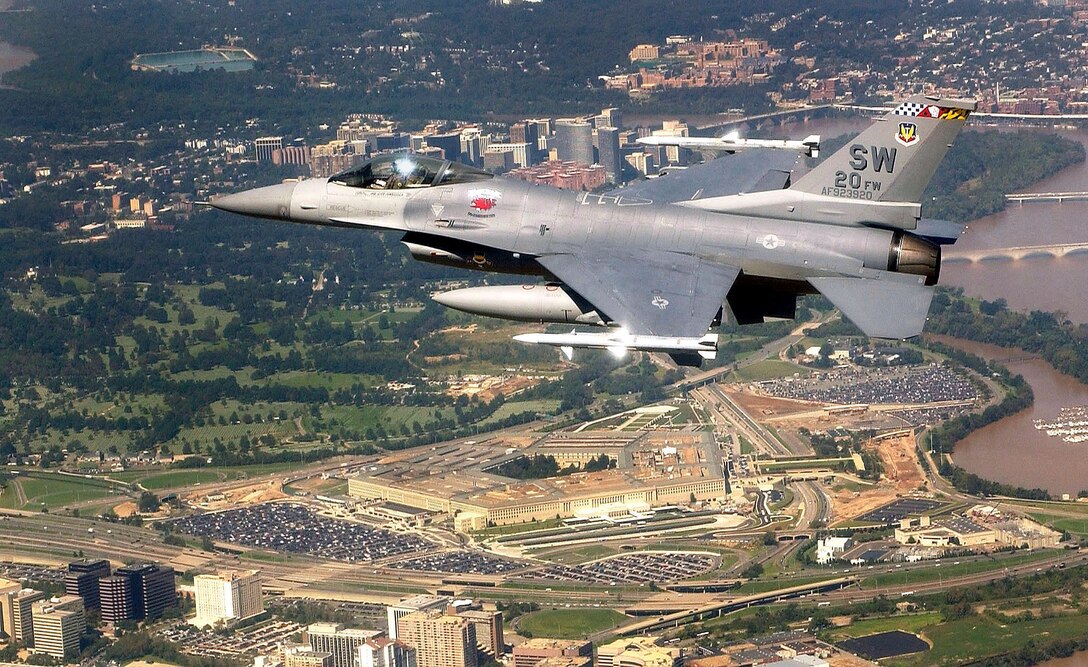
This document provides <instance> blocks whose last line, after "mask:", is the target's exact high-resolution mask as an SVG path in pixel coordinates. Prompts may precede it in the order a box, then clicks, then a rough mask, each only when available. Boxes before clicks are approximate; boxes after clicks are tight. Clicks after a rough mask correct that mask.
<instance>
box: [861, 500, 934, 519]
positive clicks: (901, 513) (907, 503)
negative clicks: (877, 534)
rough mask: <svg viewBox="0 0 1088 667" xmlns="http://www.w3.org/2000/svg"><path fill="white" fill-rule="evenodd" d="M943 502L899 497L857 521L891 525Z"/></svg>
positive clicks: (930, 509) (927, 510)
mask: <svg viewBox="0 0 1088 667" xmlns="http://www.w3.org/2000/svg"><path fill="white" fill-rule="evenodd" d="M943 504H944V503H942V502H939V501H936V500H928V499H926V498H899V499H898V500H895V501H892V502H890V503H888V504H887V505H884V506H883V507H878V508H876V509H875V510H872V511H871V512H866V513H865V514H862V515H861V516H859V517H858V520H859V521H866V522H869V523H883V524H886V525H891V524H895V523H899V522H900V521H902V520H903V519H905V518H907V517H908V516H918V515H919V514H924V513H925V512H930V511H932V510H934V509H936V508H938V507H940V506H941V505H943Z"/></svg>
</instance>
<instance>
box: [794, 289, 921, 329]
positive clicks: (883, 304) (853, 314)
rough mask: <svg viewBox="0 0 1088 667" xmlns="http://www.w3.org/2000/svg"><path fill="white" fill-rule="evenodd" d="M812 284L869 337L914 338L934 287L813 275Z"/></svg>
mask: <svg viewBox="0 0 1088 667" xmlns="http://www.w3.org/2000/svg"><path fill="white" fill-rule="evenodd" d="M809 283H811V284H812V286H813V287H815V288H816V289H817V290H819V291H820V293H821V294H823V295H824V296H826V297H827V298H828V300H829V301H831V303H833V304H835V306H836V307H837V308H838V309H839V310H841V311H842V314H843V315H845V316H846V317H847V319H849V320H850V321H851V322H853V323H854V324H855V325H857V327H858V328H859V329H861V330H862V332H863V333H864V334H865V335H866V336H871V337H873V338H895V339H903V338H911V337H913V336H917V335H919V334H920V333H922V328H923V327H924V326H925V323H926V316H927V315H928V314H929V304H930V301H932V300H933V288H932V287H926V286H925V285H923V284H922V283H921V281H918V282H915V281H913V280H911V281H901V280H890V279H889V280H881V279H877V278H810V279H809Z"/></svg>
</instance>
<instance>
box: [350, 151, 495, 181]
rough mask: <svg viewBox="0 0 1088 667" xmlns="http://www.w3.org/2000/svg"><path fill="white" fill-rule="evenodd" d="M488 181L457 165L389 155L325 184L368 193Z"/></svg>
mask: <svg viewBox="0 0 1088 667" xmlns="http://www.w3.org/2000/svg"><path fill="white" fill-rule="evenodd" d="M489 178H494V175H493V174H489V173H488V172H486V171H481V170H479V169H475V168H473V167H469V166H468V165H464V164H461V163H459V162H450V161H449V160H436V159H434V158H430V157H423V156H421V155H413V154H410V153H393V154H388V155H379V156H377V157H375V158H372V159H370V160H367V161H366V162H364V163H362V164H360V165H357V166H354V167H352V168H351V169H348V170H347V171H342V172H340V173H339V174H336V175H335V176H333V177H332V178H330V179H329V181H330V182H334V183H340V184H342V185H346V186H348V187H352V188H366V189H368V190H403V189H406V188H431V187H435V186H438V185H453V184H454V183H472V182H474V181H486V180H487V179H489Z"/></svg>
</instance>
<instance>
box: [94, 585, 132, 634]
mask: <svg viewBox="0 0 1088 667" xmlns="http://www.w3.org/2000/svg"><path fill="white" fill-rule="evenodd" d="M98 604H99V608H100V609H101V610H102V620H103V621H105V622H106V623H113V624H117V623H120V622H121V621H127V620H128V619H130V618H135V617H134V616H133V615H132V614H133V608H134V607H135V606H136V603H135V602H134V601H133V599H132V587H131V586H130V585H129V581H128V577H122V576H119V575H113V576H110V577H102V578H101V579H99V580H98Z"/></svg>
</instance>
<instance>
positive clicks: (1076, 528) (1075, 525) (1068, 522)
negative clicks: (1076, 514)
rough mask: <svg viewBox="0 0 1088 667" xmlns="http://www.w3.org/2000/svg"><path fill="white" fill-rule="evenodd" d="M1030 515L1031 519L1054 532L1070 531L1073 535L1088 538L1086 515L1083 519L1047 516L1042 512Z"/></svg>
mask: <svg viewBox="0 0 1088 667" xmlns="http://www.w3.org/2000/svg"><path fill="white" fill-rule="evenodd" d="M1029 514H1030V515H1031V518H1033V519H1035V520H1036V521H1038V522H1039V523H1044V524H1046V525H1048V526H1050V527H1051V528H1053V529H1054V530H1064V531H1068V532H1069V534H1071V535H1076V536H1080V537H1088V515H1085V516H1084V518H1083V519H1075V518H1073V517H1068V516H1058V515H1056V514H1045V513H1042V512H1030V513H1029Z"/></svg>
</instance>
